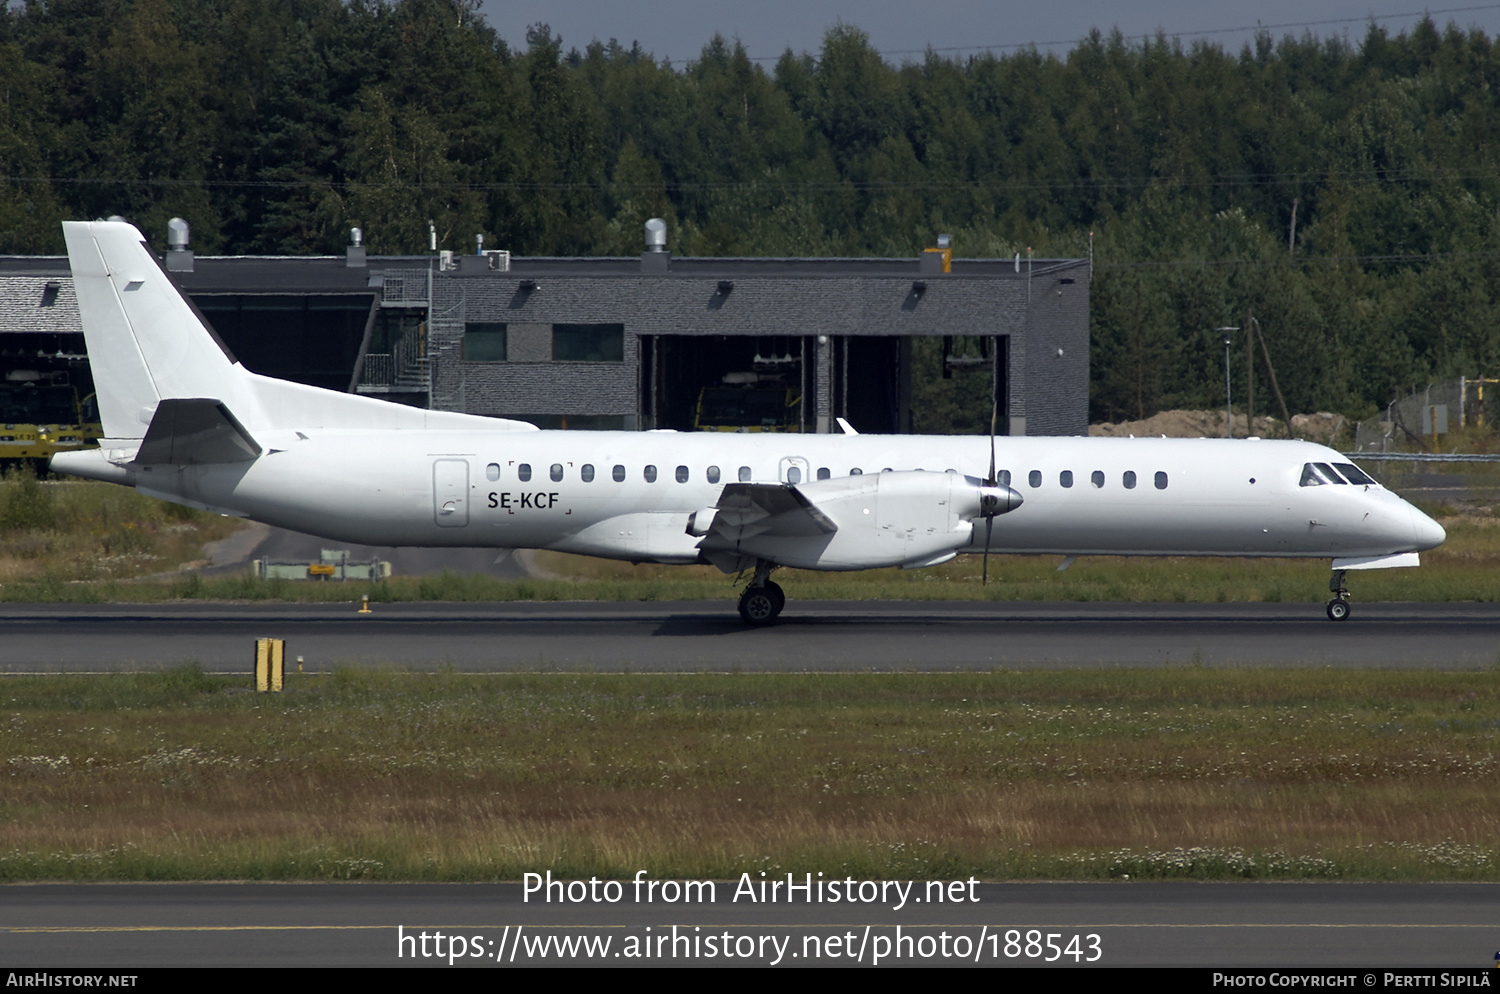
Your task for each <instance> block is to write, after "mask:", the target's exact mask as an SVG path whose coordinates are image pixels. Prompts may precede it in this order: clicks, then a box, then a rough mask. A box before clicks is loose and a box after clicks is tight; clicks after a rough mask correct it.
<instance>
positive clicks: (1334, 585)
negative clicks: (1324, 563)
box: [1328, 569, 1349, 621]
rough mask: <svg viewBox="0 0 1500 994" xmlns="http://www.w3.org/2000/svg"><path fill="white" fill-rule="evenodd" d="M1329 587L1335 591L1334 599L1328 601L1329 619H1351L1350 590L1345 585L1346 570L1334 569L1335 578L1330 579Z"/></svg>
mask: <svg viewBox="0 0 1500 994" xmlns="http://www.w3.org/2000/svg"><path fill="white" fill-rule="evenodd" d="M1328 589H1329V590H1331V591H1333V600H1331V601H1329V602H1328V620H1329V621H1348V620H1349V591H1348V589H1347V588H1346V587H1345V586H1344V571H1343V570H1341V569H1336V570H1334V571H1333V579H1331V580H1329V581H1328Z"/></svg>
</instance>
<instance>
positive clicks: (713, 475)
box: [708, 466, 719, 483]
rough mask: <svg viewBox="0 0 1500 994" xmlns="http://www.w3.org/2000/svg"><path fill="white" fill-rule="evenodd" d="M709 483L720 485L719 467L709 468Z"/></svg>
mask: <svg viewBox="0 0 1500 994" xmlns="http://www.w3.org/2000/svg"><path fill="white" fill-rule="evenodd" d="M708 482H709V483H718V482H719V467H717V466H710V467H708Z"/></svg>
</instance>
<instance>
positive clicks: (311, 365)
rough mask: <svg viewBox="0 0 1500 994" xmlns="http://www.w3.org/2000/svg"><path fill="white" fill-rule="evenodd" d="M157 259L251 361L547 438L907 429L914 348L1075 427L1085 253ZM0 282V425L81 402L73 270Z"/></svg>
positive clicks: (1084, 319) (11, 269) (42, 267)
mask: <svg viewBox="0 0 1500 994" xmlns="http://www.w3.org/2000/svg"><path fill="white" fill-rule="evenodd" d="M356 241H357V239H356ZM653 249H656V250H653ZM950 260H951V261H950ZM164 262H165V266H166V268H167V270H168V271H169V272H170V273H171V275H172V276H173V278H174V279H175V280H176V281H177V282H178V284H179V286H181V287H182V289H183V290H184V291H185V292H186V293H187V294H188V295H189V296H190V297H191V298H192V300H193V302H194V303H195V304H196V306H197V307H198V308H199V310H200V311H201V312H202V314H203V315H204V317H205V318H206V319H207V320H208V321H209V322H210V323H211V324H212V325H213V326H214V329H215V331H216V332H217V333H218V334H219V336H220V338H221V339H222V340H223V341H224V342H225V344H226V345H227V346H228V347H229V348H230V350H231V351H232V352H234V354H235V356H236V357H237V358H238V359H239V360H240V361H241V362H242V363H244V365H245V366H246V367H247V368H249V369H252V370H254V371H256V372H259V373H263V374H266V375H270V376H276V377H280V378H285V379H290V380H296V381H299V382H304V383H311V384H314V385H317V386H322V387H327V388H329V389H334V390H340V391H346V392H351V393H360V394H365V395H369V396H375V397H381V398H383V399H386V400H389V401H392V402H397V403H405V404H411V405H415V406H420V407H428V408H432V409H437V410H449V411H462V412H466V413H470V414H477V415H484V416H491V417H506V418H517V419H521V420H525V421H530V422H533V423H535V424H537V425H538V426H540V427H543V428H573V429H622V430H647V429H676V430H682V431H687V430H696V429H699V428H709V427H712V428H715V429H717V430H742V431H757V430H783V431H807V432H828V431H838V430H840V428H839V425H838V423H837V422H838V419H840V418H843V419H845V420H846V421H847V422H848V423H849V424H850V425H852V426H853V428H855V429H856V430H858V431H860V432H862V433H905V432H909V431H910V430H911V429H912V405H913V393H912V378H913V372H914V362H915V361H916V360H915V358H914V349H913V342H914V340H915V339H918V338H924V337H925V338H934V339H940V340H941V341H942V344H943V348H942V351H941V355H942V357H943V362H942V367H943V368H942V371H941V372H942V375H945V376H948V375H954V376H969V377H973V376H982V377H984V378H985V379H987V380H988V381H989V382H990V384H991V387H992V389H993V390H994V391H995V400H996V410H997V412H998V424H997V431H998V432H999V433H1000V434H1008V435H1082V434H1086V433H1087V430H1088V381H1089V367H1088V363H1089V349H1088V346H1089V336H1088V307H1089V278H1090V266H1089V263H1088V260H1085V259H1034V260H1028V259H1024V258H1021V259H1008V260H969V259H962V258H951V257H950V256H949V255H948V254H947V253H946V252H944V251H940V250H929V251H927V252H925V253H923V254H922V255H921V256H919V257H916V258H910V257H909V258H897V259H890V258H884V259H882V258H854V259H797V258H794V259H780V258H684V257H677V258H673V257H672V256H671V255H670V254H668V253H667V252H665V251H661V250H660V245H657V246H650V247H648V250H647V251H646V252H644V253H643V254H642V255H641V256H639V257H625V258H553V257H512V256H510V255H509V254H508V253H505V252H487V253H483V254H479V253H476V254H473V255H461V256H459V255H453V254H451V253H442V254H440V255H438V254H435V255H432V256H405V257H389V256H367V255H366V252H365V249H364V248H363V247H362V246H360V245H358V244H355V245H351V246H350V247H349V248H348V249H347V250H346V252H345V254H344V255H342V256H316V257H260V256H198V257H196V258H195V257H194V255H193V253H192V252H191V251H190V250H188V249H187V247H186V240H185V237H183V238H180V239H176V240H174V244H173V247H172V249H170V250H169V251H168V252H167V254H166V258H165V260H164ZM0 291H3V299H0V382H3V383H4V384H5V395H6V396H9V397H11V398H12V400H13V401H14V402H13V403H11V404H10V406H9V408H8V409H9V410H10V412H11V416H15V415H16V414H17V413H18V412H23V413H24V410H25V409H26V407H25V405H24V404H21V403H20V400H22V399H24V391H25V390H26V389H27V388H28V386H29V387H30V388H31V389H32V390H36V389H39V388H44V387H46V386H48V385H51V386H53V387H54V388H58V387H60V386H66V387H67V388H68V389H70V390H71V391H72V392H73V394H74V395H76V396H77V397H79V398H80V399H86V397H87V395H88V394H91V393H92V389H93V388H92V381H91V379H90V376H89V373H88V369H87V362H86V355H85V349H84V346H83V339H82V333H81V327H80V325H79V319H78V310H77V303H76V299H75V298H74V296H73V291H72V280H71V276H70V274H69V270H68V262H67V259H66V258H63V257H8V258H0ZM924 354H926V355H930V354H931V350H927V351H926V352H924ZM927 372H928V374H929V375H936V374H937V372H938V371H937V370H936V369H934V370H930V371H927ZM751 395H756V396H758V397H759V398H760V400H759V401H758V402H757V403H742V404H738V405H736V404H735V403H734V400H735V398H738V397H747V398H748V397H750V396H751ZM766 397H773V398H776V401H774V402H772V403H771V404H770V408H769V409H768V408H767V404H766V401H765V398H766ZM715 398H718V400H717V401H715ZM725 398H728V401H729V403H728V404H727V406H726V405H725V403H723V401H724V399H725ZM757 404H758V406H757ZM32 406H36V405H35V404H33V405H32ZM86 406H87V405H86V404H85V407H86ZM54 407H55V405H54ZM776 408H779V410H777V409H776ZM7 420H9V417H7Z"/></svg>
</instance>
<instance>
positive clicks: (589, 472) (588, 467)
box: [578, 462, 594, 483]
mask: <svg viewBox="0 0 1500 994" xmlns="http://www.w3.org/2000/svg"><path fill="white" fill-rule="evenodd" d="M578 478H579V479H580V480H582V481H583V482H584V483H593V482H594V464H593V463H591V462H586V463H584V464H583V465H582V466H580V467H578Z"/></svg>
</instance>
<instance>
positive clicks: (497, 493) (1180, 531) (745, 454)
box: [52, 221, 1445, 624]
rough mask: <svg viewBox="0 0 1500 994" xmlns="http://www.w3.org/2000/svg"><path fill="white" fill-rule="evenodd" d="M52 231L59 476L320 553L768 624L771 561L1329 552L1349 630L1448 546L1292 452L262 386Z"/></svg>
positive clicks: (94, 243) (120, 232) (1390, 500)
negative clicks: (554, 558)
mask: <svg viewBox="0 0 1500 994" xmlns="http://www.w3.org/2000/svg"><path fill="white" fill-rule="evenodd" d="M63 228H64V232H65V234H66V237H67V242H68V257H69V260H70V262H71V263H72V268H73V279H74V286H75V288H76V291H77V295H78V307H79V312H80V314H81V317H82V320H83V328H84V334H85V336H86V338H87V341H88V352H89V359H90V362H91V363H92V366H93V371H94V378H95V383H96V386H97V389H98V394H97V396H98V402H99V410H100V414H101V416H102V419H103V422H104V432H105V435H106V438H105V439H104V440H103V442H102V443H101V446H100V448H99V449H97V450H86V451H80V452H67V453H60V454H58V455H56V456H54V457H53V459H52V465H53V468H54V469H56V470H58V471H59V472H63V473H70V474H73V475H75V476H83V477H89V478H91V479H96V480H108V481H111V482H115V483H121V484H125V485H126V486H133V487H135V488H136V489H137V490H139V491H140V492H142V493H144V494H148V495H150V496H152V497H159V498H162V499H163V500H169V501H175V502H177V503H180V504H186V505H189V506H191V507H197V508H203V509H207V510H210V511H216V512H220V513H223V514H231V515H236V516H241V517H247V518H251V519H254V520H256V521H263V522H265V523H267V524H271V525H276V526H278V527H283V528H290V529H294V530H296V531H300V532H308V533H311V534H314V535H321V536H325V537H327V538H330V539H336V540H339V541H347V542H355V543H361V544H368V545H411V546H487V547H494V548H500V549H517V548H525V549H555V550H558V551H562V552H575V553H582V554H584V555H590V556H602V557H606V558H610V559H624V560H629V561H633V562H657V563H701V562H709V563H712V564H714V565H715V566H717V567H719V568H720V569H722V570H724V571H725V572H726V573H733V572H740V571H744V572H751V571H753V573H752V579H751V580H750V581H749V584H748V585H747V587H746V589H745V592H744V594H743V596H742V597H741V598H740V605H739V607H740V614H741V616H742V617H743V618H744V620H745V621H746V622H748V623H750V624H765V623H768V622H770V621H772V620H774V619H775V618H776V616H777V615H778V614H779V613H780V611H781V608H782V606H783V605H784V603H785V600H786V598H785V595H784V594H783V593H782V592H781V589H780V588H779V587H778V586H777V585H776V584H775V583H772V582H771V581H770V574H771V571H772V570H774V569H776V568H777V567H780V566H792V567H797V568H801V569H815V570H855V569H869V568H873V567H881V566H905V567H918V566H931V565H935V564H937V563H942V562H946V561H947V560H949V559H951V558H953V557H954V555H956V554H957V553H960V552H983V551H986V545H988V550H989V551H994V552H1007V553H1053V554H1061V555H1065V556H1079V555H1128V556H1139V555H1153V556H1160V555H1171V556H1296V557H1316V558H1329V559H1332V560H1333V570H1334V575H1333V581H1332V583H1331V584H1330V589H1331V590H1332V591H1333V592H1334V595H1335V596H1334V598H1333V599H1332V600H1331V601H1329V603H1328V615H1329V617H1330V618H1333V619H1335V620H1342V619H1344V618H1347V617H1348V614H1349V606H1348V600H1347V591H1346V590H1345V589H1344V584H1343V576H1344V571H1345V570H1347V569H1365V568H1378V567H1386V566H1414V565H1416V563H1417V552H1418V551H1419V550H1422V549H1430V548H1432V547H1434V546H1436V545H1438V544H1439V543H1441V542H1442V541H1443V539H1444V537H1445V536H1444V533H1443V529H1442V528H1441V527H1440V526H1439V525H1438V524H1437V523H1436V522H1434V521H1432V520H1431V519H1430V518H1428V517H1427V516H1426V515H1425V514H1423V513H1422V512H1420V511H1418V510H1417V509H1416V508H1414V507H1412V506H1411V505H1410V504H1408V503H1406V502H1405V501H1404V500H1402V499H1401V498H1400V497H1398V496H1396V495H1395V494H1393V493H1391V492H1390V491H1388V490H1386V489H1384V488H1383V487H1381V486H1380V485H1379V484H1378V483H1376V482H1375V481H1374V480H1372V479H1371V478H1370V477H1369V476H1367V475H1365V474H1364V473H1363V472H1361V471H1360V470H1359V469H1358V468H1356V467H1355V466H1353V465H1352V464H1350V463H1349V462H1348V461H1347V460H1346V459H1345V458H1344V457H1343V456H1342V455H1340V454H1339V453H1337V452H1335V451H1333V450H1332V449H1328V448H1325V447H1323V446H1321V445H1313V444H1310V443H1306V442H1281V441H1257V440H1233V441H1231V440H1218V439H1198V440H1183V439H1171V440H1168V439H1146V438H1136V439H1104V438H1009V437H1006V438H998V439H994V440H990V439H986V438H984V437H978V436H958V437H955V436H947V437H937V436H918V435H900V436H890V435H884V436H880V435H859V434H856V433H854V431H853V430H852V429H850V428H849V427H848V425H844V430H845V433H844V434H842V435H801V434H722V433H718V432H711V433H694V434H677V433H675V432H667V431H647V432H588V431H538V430H536V428H535V427H534V426H532V425H529V424H525V423H523V422H518V421H505V420H499V419H495V418H487V417H479V416H475V415H466V414H455V413H447V412H440V411H424V410H418V409H414V408H410V407H403V406H400V405H397V404H391V403H387V402H385V401H380V400H374V399H371V398H365V397H358V396H351V395H348V394H341V393H336V392H333V391H330V390H321V389H318V388H315V387H310V386H303V385H301V384H296V383H288V382H286V381H283V380H274V379H269V378H267V377H264V376H260V375H258V374H255V373H252V372H250V371H249V370H247V369H245V368H244V367H243V366H241V365H240V364H239V363H238V362H237V361H236V360H235V359H234V357H233V356H232V355H230V353H229V351H228V350H227V349H226V348H225V347H224V346H223V344H222V343H221V342H220V341H219V340H218V337H217V336H216V335H215V334H214V332H213V330H212V329H211V328H210V327H209V325H208V324H207V323H206V322H205V321H204V320H203V319H202V316H201V315H200V314H198V312H197V310H196V309H195V308H194V307H193V305H192V303H191V302H190V301H189V300H188V299H187V298H186V297H185V296H184V295H183V294H182V293H181V292H180V291H179V290H178V288H177V287H176V285H175V284H174V283H173V282H172V281H171V280H170V278H168V276H167V275H166V273H165V272H164V271H163V269H162V267H161V265H160V264H159V263H158V261H157V259H156V257H155V255H153V254H152V252H151V250H150V248H149V247H148V246H147V245H146V244H145V240H144V239H143V238H142V237H141V234H140V232H139V231H137V230H136V229H135V228H134V227H132V226H130V225H129V224H125V223H122V222H107V221H98V222H92V223H89V222H68V223H66V224H64V225H63ZM1002 515H1003V517H1000V516H1002ZM997 517H999V520H998V521H997V520H996V518H997Z"/></svg>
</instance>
